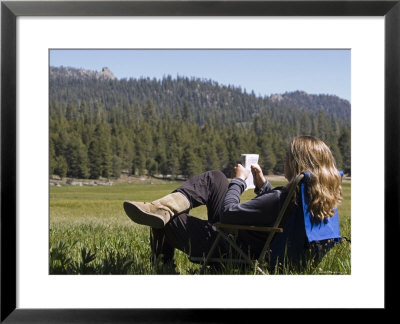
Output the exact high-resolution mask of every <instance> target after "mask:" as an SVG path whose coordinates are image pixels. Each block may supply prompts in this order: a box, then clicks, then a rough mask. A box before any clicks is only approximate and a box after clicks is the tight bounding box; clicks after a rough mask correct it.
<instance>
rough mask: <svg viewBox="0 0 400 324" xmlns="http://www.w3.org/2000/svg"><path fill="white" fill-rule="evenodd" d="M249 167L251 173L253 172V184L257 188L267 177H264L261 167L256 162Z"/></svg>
mask: <svg viewBox="0 0 400 324" xmlns="http://www.w3.org/2000/svg"><path fill="white" fill-rule="evenodd" d="M250 168H251V173H252V174H253V182H254V185H255V187H256V188H257V189H260V188H261V187H262V186H263V185H264V183H265V182H266V181H267V179H265V177H264V174H263V172H262V170H261V167H260V166H259V165H258V164H252V165H251V166H250Z"/></svg>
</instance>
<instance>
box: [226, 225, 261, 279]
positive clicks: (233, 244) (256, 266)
mask: <svg viewBox="0 0 400 324" xmlns="http://www.w3.org/2000/svg"><path fill="white" fill-rule="evenodd" d="M219 233H220V234H221V236H223V237H224V238H225V240H227V241H228V243H229V244H230V245H231V246H232V247H233V248H234V249H235V250H236V251H237V252H238V253H239V254H240V256H241V257H242V258H243V259H245V260H246V261H247V263H248V264H250V265H251V266H252V267H254V268H256V269H257V270H258V271H260V272H261V273H262V274H264V275H265V273H264V271H262V269H261V268H260V267H259V266H258V265H257V262H256V263H255V262H253V261H251V259H250V258H249V257H248V256H247V255H246V254H245V253H244V252H243V251H242V249H241V248H240V247H239V246H237V244H236V243H235V242H234V241H233V240H232V239H231V238H230V237H229V236H228V235H225V233H222V232H221V231H220V232H219Z"/></svg>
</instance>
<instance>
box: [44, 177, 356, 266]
mask: <svg viewBox="0 0 400 324" xmlns="http://www.w3.org/2000/svg"><path fill="white" fill-rule="evenodd" d="M180 184H181V183H180V182H168V183H166V184H117V185H114V186H93V187H91V186H83V187H78V186H62V187H53V186H51V187H50V237H49V238H50V246H49V249H50V264H49V271H50V273H51V274H160V273H165V274H172V273H179V274H197V273H199V269H200V266H199V265H198V264H194V263H191V262H190V261H189V259H188V257H187V256H186V254H184V253H183V252H180V251H176V252H175V263H176V268H171V267H163V266H161V265H154V264H152V263H151V262H150V261H149V260H150V245H149V233H150V229H149V227H147V226H142V225H138V224H135V223H133V222H132V221H131V220H130V219H129V218H128V217H127V216H126V215H125V212H124V210H123V207H122V202H123V201H124V200H136V201H152V200H155V199H157V198H160V197H161V196H163V195H165V194H168V193H170V192H171V191H172V190H174V189H176V188H177V187H178V186H179V185H180ZM282 184H283V183H279V182H272V185H273V186H279V185H282ZM350 191H351V184H350V183H349V182H347V183H343V197H344V199H343V202H342V205H341V206H340V207H339V217H340V230H341V234H342V236H346V237H348V238H351V232H350V229H351V226H350V223H351V217H350V216H351V213H350V210H351V208H350V197H351V193H350ZM252 197H254V193H253V192H252V190H248V191H246V192H245V193H244V194H243V195H242V197H241V201H246V200H249V199H251V198H252ZM190 214H191V215H193V216H196V217H199V218H202V219H206V217H207V211H206V208H205V206H201V207H198V208H195V209H193V210H191V212H190ZM350 254H351V253H350V244H349V243H347V242H345V243H342V244H339V245H337V246H336V247H335V248H333V249H332V250H331V251H329V252H328V254H327V255H326V256H325V257H324V258H323V260H322V262H321V263H320V264H319V265H317V266H316V267H315V266H311V265H310V266H308V267H307V268H306V270H303V271H302V272H295V271H293V270H292V269H290V268H288V267H287V268H285V267H284V270H283V274H350V272H351V264H350V263H351V262H350V260H351V259H350ZM218 273H221V274H236V273H241V274H252V273H254V269H249V268H247V267H246V268H238V267H237V266H235V267H233V266H231V265H227V267H226V268H225V269H224V270H223V271H220V272H218ZM280 273H282V272H280Z"/></svg>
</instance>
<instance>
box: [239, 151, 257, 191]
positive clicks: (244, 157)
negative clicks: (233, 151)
mask: <svg viewBox="0 0 400 324" xmlns="http://www.w3.org/2000/svg"><path fill="white" fill-rule="evenodd" d="M258 157H259V155H258V154H241V155H240V163H241V164H242V165H243V166H244V167H245V168H246V169H248V170H251V169H250V166H251V165H252V164H257V163H258ZM246 185H247V187H246V190H248V189H254V188H255V185H254V181H253V174H252V173H251V171H250V174H249V176H248V178H247V179H246Z"/></svg>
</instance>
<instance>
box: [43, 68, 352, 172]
mask: <svg viewBox="0 0 400 324" xmlns="http://www.w3.org/2000/svg"><path fill="white" fill-rule="evenodd" d="M77 72H79V70H77V69H73V68H65V67H57V68H56V67H50V74H49V78H50V84H49V127H50V129H49V137H50V138H49V150H50V170H49V173H50V175H58V176H60V177H62V178H65V177H69V178H79V179H98V178H100V177H102V178H119V177H120V176H121V174H129V175H151V176H167V175H170V176H172V177H175V176H178V175H179V176H183V177H190V176H193V175H195V174H198V173H200V172H203V171H206V170H213V169H217V170H221V171H223V172H224V173H225V174H226V175H227V176H228V177H231V176H232V171H233V166H234V164H235V163H236V161H238V160H239V158H240V154H242V153H257V154H260V161H259V162H260V165H261V167H262V168H263V170H264V173H266V174H282V173H283V165H284V158H285V152H286V149H287V146H288V144H289V142H290V140H291V139H292V138H293V137H295V136H298V135H304V134H309V135H313V136H316V137H318V138H320V139H322V140H323V141H325V143H327V144H328V146H329V147H330V148H331V150H332V152H333V154H334V156H335V160H336V164H337V167H338V168H339V169H341V170H344V171H345V173H347V174H350V173H351V155H350V153H351V129H350V124H351V123H350V121H351V119H350V116H351V109H350V103H349V102H348V101H346V100H343V99H340V98H339V97H337V96H332V95H328V94H319V95H311V94H307V93H305V92H302V91H296V92H290V93H289V92H287V93H283V94H276V95H272V96H264V97H263V96H258V95H256V94H255V93H254V92H250V93H249V92H247V91H246V89H242V88H240V87H236V86H231V85H221V84H218V83H217V82H215V81H213V80H206V79H198V78H193V77H192V78H189V77H183V76H177V77H175V78H173V77H171V76H164V77H163V78H162V79H160V80H157V79H150V78H140V79H120V80H118V79H116V78H113V77H104V78H99V77H96V75H91V74H88V75H86V76H82V75H81V74H79V73H77Z"/></svg>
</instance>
